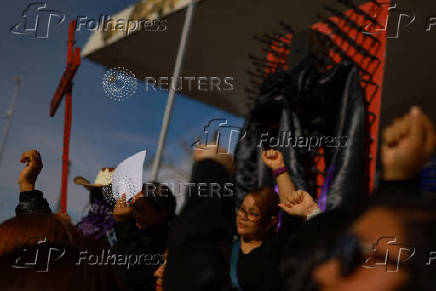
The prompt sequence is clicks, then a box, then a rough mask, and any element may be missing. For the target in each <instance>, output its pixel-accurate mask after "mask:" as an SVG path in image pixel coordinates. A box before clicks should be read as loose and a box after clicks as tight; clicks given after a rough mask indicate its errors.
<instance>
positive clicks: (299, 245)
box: [279, 209, 351, 291]
mask: <svg viewBox="0 0 436 291" xmlns="http://www.w3.org/2000/svg"><path fill="white" fill-rule="evenodd" d="M282 223H287V222H283V221H282ZM350 223H351V216H350V214H349V213H348V212H346V211H344V210H342V209H334V210H331V211H328V212H324V213H322V214H320V215H318V216H316V217H314V218H312V219H311V220H309V221H307V222H305V223H303V224H298V225H290V226H287V227H295V228H296V229H295V231H294V232H293V234H292V235H291V236H290V237H289V239H288V241H287V242H286V244H285V246H284V248H283V250H282V256H281V258H280V262H279V272H280V276H281V278H282V280H283V282H282V289H281V290H292V291H315V290H318V289H317V287H316V283H315V282H314V280H313V277H312V272H313V270H314V268H315V267H316V266H318V265H319V264H321V263H322V262H324V261H326V260H328V259H330V254H331V252H332V250H333V249H334V247H335V245H336V242H337V239H338V236H339V235H340V234H341V233H343V232H344V231H345V230H346V229H347V228H348V227H349V225H350ZM282 227H283V226H282Z"/></svg>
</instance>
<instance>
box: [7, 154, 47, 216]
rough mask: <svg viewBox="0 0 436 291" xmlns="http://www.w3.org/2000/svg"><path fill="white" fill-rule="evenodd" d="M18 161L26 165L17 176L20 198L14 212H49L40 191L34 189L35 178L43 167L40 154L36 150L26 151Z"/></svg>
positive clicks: (18, 213)
mask: <svg viewBox="0 0 436 291" xmlns="http://www.w3.org/2000/svg"><path fill="white" fill-rule="evenodd" d="M20 162H21V163H25V164H26V165H25V167H24V168H23V170H22V171H21V173H20V176H19V178H18V184H19V186H20V198H19V202H18V205H17V207H16V208H15V214H16V215H21V214H33V213H51V210H50V206H49V204H48V202H47V200H46V199H44V196H43V194H42V192H41V191H38V190H35V183H36V180H37V179H38V175H39V173H41V170H42V168H43V164H42V159H41V155H40V154H39V152H38V151H36V150H31V151H27V152H24V153H23V154H22V155H21V158H20Z"/></svg>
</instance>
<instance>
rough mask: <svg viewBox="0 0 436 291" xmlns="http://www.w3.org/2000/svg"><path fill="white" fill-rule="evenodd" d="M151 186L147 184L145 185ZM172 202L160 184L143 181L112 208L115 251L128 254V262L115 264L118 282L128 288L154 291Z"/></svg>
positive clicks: (171, 214)
mask: <svg viewBox="0 0 436 291" xmlns="http://www.w3.org/2000/svg"><path fill="white" fill-rule="evenodd" d="M149 186H151V187H149ZM175 208H176V201H175V197H174V195H173V194H172V193H171V191H170V189H169V188H168V187H167V186H166V185H163V184H159V183H147V184H144V186H143V190H142V191H141V192H140V193H138V194H137V195H136V196H135V197H134V199H133V200H132V201H131V202H130V203H129V205H128V204H127V202H126V196H125V194H123V196H122V198H121V199H119V200H118V201H117V204H116V206H115V208H114V212H113V214H114V219H115V232H116V236H117V243H116V245H115V247H114V249H115V251H116V252H117V253H119V254H123V255H125V256H128V257H129V260H130V258H132V259H131V261H132V262H134V263H133V264H132V265H130V264H127V265H118V273H119V274H120V278H121V283H122V285H123V286H126V287H127V289H128V290H154V289H155V288H156V286H155V279H154V272H155V271H156V270H157V268H159V266H160V265H161V264H163V263H164V262H165V259H164V253H165V250H166V248H167V240H168V230H169V224H170V221H171V220H172V219H173V218H174V216H175Z"/></svg>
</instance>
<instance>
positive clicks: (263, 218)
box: [247, 188, 280, 237]
mask: <svg viewBox="0 0 436 291" xmlns="http://www.w3.org/2000/svg"><path fill="white" fill-rule="evenodd" d="M247 195H251V197H253V199H254V201H255V203H256V206H257V207H259V210H260V224H261V228H262V231H263V233H262V234H261V235H262V236H263V237H265V236H269V235H272V234H274V233H275V232H276V231H277V224H278V214H279V207H278V204H279V202H280V200H279V196H278V195H277V193H276V192H275V191H274V190H273V189H271V188H262V189H260V190H258V191H255V192H251V193H249V194H247ZM273 217H275V218H276V219H275V221H273Z"/></svg>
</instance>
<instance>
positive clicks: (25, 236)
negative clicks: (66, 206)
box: [0, 214, 81, 255]
mask: <svg viewBox="0 0 436 291" xmlns="http://www.w3.org/2000/svg"><path fill="white" fill-rule="evenodd" d="M0 237H1V240H0V255H1V254H5V253H7V252H10V251H12V250H13V249H15V248H20V247H22V246H23V245H26V244H28V243H30V242H32V243H37V242H38V241H41V240H45V241H47V242H54V243H72V244H74V243H77V242H78V240H79V238H80V237H81V236H80V234H79V233H78V231H77V229H76V228H75V227H74V226H73V225H72V224H71V223H70V222H68V221H66V220H65V219H63V218H62V217H60V216H58V215H57V214H24V215H19V216H16V217H14V218H11V219H8V220H6V221H4V222H3V223H2V224H1V225H0Z"/></svg>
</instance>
